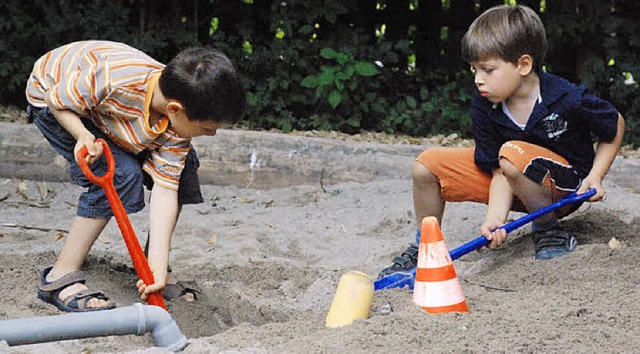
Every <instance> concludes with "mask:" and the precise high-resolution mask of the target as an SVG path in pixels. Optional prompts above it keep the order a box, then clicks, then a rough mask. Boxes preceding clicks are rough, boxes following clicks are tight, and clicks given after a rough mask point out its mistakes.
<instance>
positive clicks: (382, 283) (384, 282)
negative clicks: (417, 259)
mask: <svg viewBox="0 0 640 354" xmlns="http://www.w3.org/2000/svg"><path fill="white" fill-rule="evenodd" d="M595 194H596V190H595V189H589V190H588V191H586V192H584V193H582V194H580V195H578V194H577V193H576V192H573V193H571V194H568V195H566V196H565V197H563V198H562V199H560V200H558V201H557V202H555V203H553V204H550V205H547V206H546V207H544V208H541V209H538V210H536V211H534V212H532V213H530V214H527V215H525V216H523V217H520V218H518V219H516V220H514V221H512V222H510V223H508V224H505V225H502V226H500V227H499V228H498V229H504V230H506V231H507V233H509V232H511V231H513V230H516V229H518V228H520V227H522V226H524V225H526V224H528V223H529V222H531V221H533V220H535V219H537V218H539V217H541V216H542V215H545V214H547V213H550V212H552V211H554V210H556V209H558V208H562V207H563V206H566V205H569V204H573V203H578V202H583V201H585V200H587V199H589V198H590V197H591V196H593V195H595ZM489 243H490V241H489V240H488V239H487V238H486V237H484V236H480V237H478V238H476V239H474V240H471V241H469V242H467V243H465V244H463V245H461V246H459V247H458V248H455V249H453V250H451V251H450V252H449V256H450V257H451V260H452V261H454V260H456V259H458V258H460V257H462V256H464V255H465V254H467V253H469V252H471V251H475V250H477V249H480V248H482V247H484V246H486V245H488V244H489ZM415 277H416V269H415V268H413V269H412V270H410V271H407V272H396V273H393V274H390V275H387V276H386V277H383V278H380V279H378V280H376V281H375V282H374V283H373V289H374V290H375V291H378V290H384V289H393V288H403V287H405V286H407V285H408V286H409V288H410V289H413V281H414V279H415Z"/></svg>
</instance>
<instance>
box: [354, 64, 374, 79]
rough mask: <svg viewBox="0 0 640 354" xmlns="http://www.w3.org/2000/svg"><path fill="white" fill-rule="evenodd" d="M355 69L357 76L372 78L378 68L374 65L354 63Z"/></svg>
mask: <svg viewBox="0 0 640 354" xmlns="http://www.w3.org/2000/svg"><path fill="white" fill-rule="evenodd" d="M355 67H356V71H357V72H358V74H360V75H362V76H373V75H376V74H377V73H378V68H376V66H375V65H373V64H371V63H367V62H364V61H359V62H356V64H355Z"/></svg>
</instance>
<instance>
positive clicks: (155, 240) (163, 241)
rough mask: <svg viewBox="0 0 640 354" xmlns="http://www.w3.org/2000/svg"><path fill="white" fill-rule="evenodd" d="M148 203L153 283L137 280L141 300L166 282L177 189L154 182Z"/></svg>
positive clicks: (150, 265)
mask: <svg viewBox="0 0 640 354" xmlns="http://www.w3.org/2000/svg"><path fill="white" fill-rule="evenodd" d="M149 204H150V205H149V255H148V260H149V268H151V271H152V272H153V278H154V284H152V285H150V286H146V284H143V283H141V281H139V282H138V292H140V295H141V296H142V299H143V300H146V299H147V296H148V295H149V294H150V293H153V292H156V291H158V290H161V289H164V287H165V285H166V282H167V268H168V266H169V248H170V246H171V235H172V234H173V230H174V228H175V226H176V222H177V221H178V191H174V190H171V189H168V188H165V187H163V186H160V185H159V184H158V183H156V184H154V185H153V189H152V190H151V201H150V203H149Z"/></svg>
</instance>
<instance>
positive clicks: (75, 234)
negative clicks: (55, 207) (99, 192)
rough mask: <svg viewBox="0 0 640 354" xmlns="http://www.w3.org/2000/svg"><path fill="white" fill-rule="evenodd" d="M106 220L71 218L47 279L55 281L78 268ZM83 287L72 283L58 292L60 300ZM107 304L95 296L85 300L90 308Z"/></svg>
mask: <svg viewBox="0 0 640 354" xmlns="http://www.w3.org/2000/svg"><path fill="white" fill-rule="evenodd" d="M108 222H109V219H108V218H104V219H91V218H84V217H79V216H77V217H76V218H75V219H74V220H73V226H72V227H71V230H70V231H69V235H68V236H67V238H66V240H65V242H64V246H63V248H62V252H60V255H59V256H58V259H57V260H56V262H55V264H54V265H53V269H51V272H49V274H47V281H55V280H56V279H59V278H60V277H62V276H64V275H65V274H67V273H69V272H74V271H77V270H80V268H81V267H82V263H84V260H85V258H86V256H87V254H88V253H89V250H90V249H91V246H93V243H94V242H95V241H96V239H97V238H98V235H100V233H101V232H102V230H103V229H104V227H105V226H107V223H108ZM84 289H87V287H86V286H85V285H84V284H73V285H71V286H69V287H67V288H65V289H64V290H62V291H61V292H60V294H59V297H60V300H63V299H64V298H66V297H67V296H69V295H72V294H75V293H77V292H78V291H81V290H84ZM107 304H108V302H107V301H104V300H99V299H95V298H94V299H91V300H89V301H88V302H87V306H88V307H91V308H93V307H102V306H105V305H107Z"/></svg>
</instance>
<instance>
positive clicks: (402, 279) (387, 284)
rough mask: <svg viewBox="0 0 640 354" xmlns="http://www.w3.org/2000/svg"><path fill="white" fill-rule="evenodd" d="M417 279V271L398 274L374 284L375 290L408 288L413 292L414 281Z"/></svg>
mask: <svg viewBox="0 0 640 354" xmlns="http://www.w3.org/2000/svg"><path fill="white" fill-rule="evenodd" d="M415 277H416V269H415V268H413V269H412V270H410V271H408V272H396V273H393V274H390V275H389V276H386V277H384V278H381V279H379V280H377V281H375V282H374V283H373V290H374V291H378V290H382V289H395V288H404V287H405V286H408V287H409V289H411V290H413V279H414V278H415Z"/></svg>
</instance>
